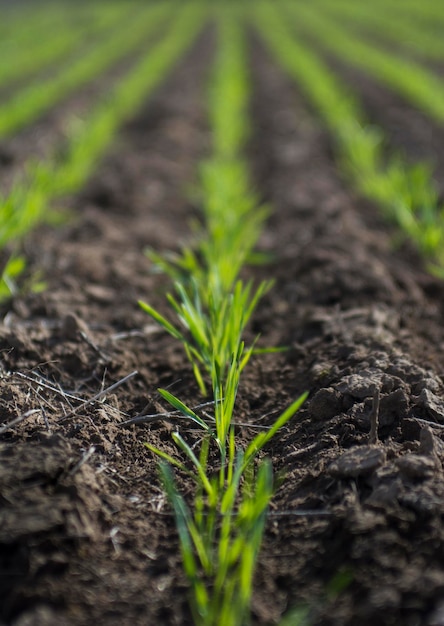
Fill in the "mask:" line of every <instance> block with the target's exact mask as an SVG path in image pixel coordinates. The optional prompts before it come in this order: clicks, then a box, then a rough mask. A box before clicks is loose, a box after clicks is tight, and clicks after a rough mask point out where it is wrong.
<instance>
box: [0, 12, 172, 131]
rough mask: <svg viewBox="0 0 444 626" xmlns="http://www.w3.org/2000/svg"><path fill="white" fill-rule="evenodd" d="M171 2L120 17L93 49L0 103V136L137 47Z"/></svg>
mask: <svg viewBox="0 0 444 626" xmlns="http://www.w3.org/2000/svg"><path fill="white" fill-rule="evenodd" d="M167 12H168V5H166V4H162V5H154V6H152V5H147V6H146V7H145V8H144V9H142V10H141V11H140V12H139V13H137V14H134V13H133V14H131V15H130V16H129V17H127V18H126V19H124V20H123V21H122V20H120V24H119V26H117V27H116V28H113V29H112V30H111V32H110V31H109V30H107V31H106V32H104V33H103V34H102V36H101V37H100V39H98V40H97V41H96V42H94V44H93V45H92V47H91V49H87V50H86V52H82V54H81V55H80V56H79V57H78V58H76V59H74V60H71V61H70V63H69V64H68V65H67V66H65V65H62V66H61V67H60V68H57V73H56V75H55V76H51V77H48V78H46V79H45V80H43V81H37V82H35V83H32V84H31V85H29V86H27V87H25V88H23V89H21V90H20V91H18V92H17V93H15V94H14V95H13V96H12V97H11V98H10V99H9V100H6V101H5V102H3V103H2V104H0V137H5V136H7V135H11V134H13V133H15V132H16V131H17V130H19V129H21V128H23V127H24V126H26V125H27V124H30V123H31V122H33V121H34V120H35V119H37V118H38V117H39V116H40V115H42V114H43V113H44V112H45V111H46V110H48V109H50V108H51V107H53V106H54V105H55V104H57V102H58V101H59V100H62V99H64V98H66V97H67V96H68V95H69V94H70V93H72V92H74V91H75V90H76V89H79V88H80V87H82V86H83V85H84V84H86V83H88V82H90V81H92V80H94V79H95V78H96V77H97V76H99V75H100V74H101V73H103V72H105V71H106V70H107V69H109V68H110V67H112V65H113V64H115V63H117V62H118V61H119V60H120V59H122V58H124V57H125V56H127V55H128V54H129V53H131V52H133V51H136V50H137V49H138V48H140V46H141V45H142V44H144V43H146V40H147V39H149V37H150V36H151V35H152V33H154V32H155V31H156V29H157V28H158V27H159V25H160V24H161V22H162V21H163V20H164V19H165V18H166V16H167Z"/></svg>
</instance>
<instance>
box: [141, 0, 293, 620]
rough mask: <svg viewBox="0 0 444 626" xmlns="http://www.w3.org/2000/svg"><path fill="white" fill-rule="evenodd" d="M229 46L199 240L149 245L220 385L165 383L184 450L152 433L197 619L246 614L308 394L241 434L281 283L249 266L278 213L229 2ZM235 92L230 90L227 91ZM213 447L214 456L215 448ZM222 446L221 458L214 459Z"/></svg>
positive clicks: (215, 106) (199, 369)
mask: <svg viewBox="0 0 444 626" xmlns="http://www.w3.org/2000/svg"><path fill="white" fill-rule="evenodd" d="M216 17H217V23H218V32H219V47H218V52H217V58H216V62H215V66H214V71H213V76H212V81H211V86H210V93H209V98H208V103H209V118H210V122H211V129H212V135H213V153H212V155H211V157H210V158H209V159H207V160H206V161H205V163H204V164H203V165H202V166H201V168H200V183H201V185H200V191H199V198H200V201H201V204H202V220H201V221H200V222H199V225H198V226H197V227H196V228H195V231H194V235H195V236H194V243H193V245H189V246H187V247H185V248H184V249H183V250H182V251H181V253H176V254H173V255H171V254H170V255H159V254H156V253H155V252H153V251H150V253H149V256H150V257H151V260H152V261H153V262H154V263H155V264H156V266H157V268H158V269H161V270H162V271H164V272H165V273H166V274H167V275H168V276H169V277H170V279H171V280H172V281H173V284H174V294H172V293H170V294H168V295H167V303H168V305H169V308H170V314H168V315H164V314H163V313H161V312H159V311H158V310H156V309H155V308H153V307H152V306H151V305H149V304H147V303H144V302H141V303H140V305H141V307H142V308H143V310H144V311H145V312H146V313H147V314H148V315H150V316H151V318H152V319H154V320H155V321H156V322H157V323H158V324H160V325H161V326H162V327H163V328H164V330H165V331H166V332H168V333H169V334H170V335H171V336H172V337H173V338H174V339H176V340H178V341H180V342H181V343H182V345H183V347H184V350H185V353H186V355H187V357H188V359H189V361H190V363H191V365H192V368H193V372H194V376H195V379H196V382H197V385H198V387H199V388H200V391H201V393H202V394H206V393H207V388H208V386H211V393H212V399H213V402H212V405H213V411H214V414H213V415H208V412H206V413H204V414H203V415H199V413H198V411H197V410H196V411H194V410H192V409H190V408H189V407H188V406H187V405H186V404H185V403H183V402H182V401H181V400H180V399H179V398H177V397H176V396H174V395H173V394H171V393H170V392H168V391H166V390H165V389H161V390H159V392H160V394H161V395H162V397H163V398H164V399H165V400H166V401H167V402H168V403H169V404H170V405H171V406H172V407H173V408H174V410H175V415H176V420H177V421H176V424H177V429H178V430H177V432H175V433H173V435H172V438H173V441H174V442H175V444H176V447H177V450H178V453H179V454H180V456H181V458H183V459H184V460H179V459H178V458H176V457H175V456H172V455H170V454H167V453H166V452H164V451H162V450H160V449H158V448H156V447H154V446H153V445H151V444H150V443H146V444H145V445H146V447H147V448H148V449H149V450H150V451H151V452H153V453H154V454H156V455H157V456H158V457H159V458H160V459H161V462H160V474H161V480H162V483H163V485H164V489H165V492H166V493H167V495H168V499H169V502H170V504H171V506H172V508H173V510H174V514H175V518H176V524H177V530H178V534H179V542H180V547H181V552H182V562H183V567H184V571H185V574H186V576H187V578H188V580H189V583H190V606H191V610H192V613H193V618H194V623H195V624H196V626H216V625H220V624H224V625H225V624H226V625H227V626H237V625H239V626H245V625H246V624H248V622H249V613H250V601H251V594H252V584H253V575H254V571H255V567H256V563H257V559H258V555H259V549H260V545H261V542H262V535H263V530H264V525H265V520H266V513H267V509H268V506H269V503H270V500H271V498H272V496H273V494H274V491H275V488H276V485H275V484H274V481H273V475H272V468H271V463H270V461H269V460H261V459H260V458H259V457H260V456H261V454H262V453H263V451H264V448H265V447H266V446H267V444H268V443H269V442H270V440H271V439H272V438H273V437H274V436H275V435H276V433H277V432H278V430H279V429H280V428H282V427H284V426H285V424H287V422H288V421H289V420H290V419H291V418H292V417H293V415H294V414H295V413H296V411H297V410H298V409H299V407H300V406H301V404H302V402H303V401H304V399H305V396H301V397H300V398H299V399H298V400H297V401H296V402H294V403H293V404H292V405H291V406H290V407H289V408H288V409H287V410H286V411H284V413H282V415H281V416H280V417H279V418H278V419H277V420H276V422H275V423H274V424H273V425H272V427H271V428H270V429H269V430H268V431H267V432H261V433H259V434H258V435H257V436H256V437H254V438H253V440H252V441H251V442H250V444H249V445H248V446H247V448H246V450H243V449H242V447H241V446H240V445H239V444H238V442H237V441H236V437H235V429H234V425H233V415H234V412H235V405H236V398H237V394H238V389H239V383H240V379H241V374H242V372H243V370H244V368H245V367H246V366H247V364H248V362H249V360H250V358H251V356H252V355H253V353H254V351H255V342H253V345H251V346H250V347H246V346H245V343H244V340H243V335H244V331H245V328H246V326H247V324H248V322H249V321H250V318H251V317H252V315H253V313H254V311H255V309H256V307H257V305H258V303H259V301H260V299H261V298H262V297H263V295H264V294H265V293H266V292H267V291H268V290H269V289H270V288H271V285H272V282H271V281H265V282H262V283H260V284H259V285H258V286H257V287H254V286H253V283H251V282H244V281H243V280H242V279H241V278H240V275H241V271H242V268H243V266H244V265H245V263H246V261H247V260H248V259H249V258H251V257H252V256H253V257H254V247H255V245H256V243H257V240H258V237H259V235H260V232H261V228H262V226H263V223H264V221H265V219H266V216H267V214H268V209H265V208H259V206H258V200H257V197H256V194H254V193H252V191H251V188H250V182H249V176H248V170H247V167H246V164H245V161H244V158H243V155H242V151H243V149H244V147H245V141H246V139H247V137H248V133H249V124H248V112H247V102H248V95H249V93H250V88H249V82H248V74H247V72H246V59H245V49H244V46H245V33H244V31H243V29H242V27H241V26H240V22H239V19H238V17H239V16H238V14H237V12H236V11H234V10H233V9H231V8H228V7H224V8H222V7H217V12H216ZM227 94H229V97H227ZM190 421H191V423H192V425H193V426H194V427H195V426H197V428H198V429H200V430H201V432H202V439H201V440H200V451H199V452H196V447H195V446H193V447H191V446H190V444H189V443H188V442H187V441H186V440H185V438H184V437H183V436H182V435H181V434H180V433H179V428H180V426H181V423H182V422H184V423H187V424H189V423H190ZM210 453H211V457H210ZM214 453H216V454H217V464H216V467H215V468H214V467H213V466H212V465H210V462H209V459H210V458H211V459H214ZM172 467H174V468H176V469H177V470H178V471H180V472H183V473H185V475H186V476H188V477H189V478H191V479H192V480H193V482H194V485H195V492H194V495H193V504H192V506H191V505H190V504H189V503H188V502H186V501H185V499H184V497H183V496H182V495H181V494H180V492H179V489H178V487H177V484H176V481H175V478H174V475H173V472H172V469H171V468H172Z"/></svg>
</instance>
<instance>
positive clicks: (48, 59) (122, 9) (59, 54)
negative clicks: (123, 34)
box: [0, 4, 131, 88]
mask: <svg viewBox="0 0 444 626" xmlns="http://www.w3.org/2000/svg"><path fill="white" fill-rule="evenodd" d="M85 8H86V7H85V6H84V5H81V10H79V8H77V5H76V6H75V7H74V8H73V10H71V11H66V10H65V13H64V14H63V13H62V14H61V15H59V14H58V12H57V10H55V11H53V12H49V10H48V9H45V11H43V15H42V16H41V18H42V19H41V20H40V21H38V22H37V23H35V22H34V21H33V20H32V18H30V16H28V15H21V18H22V22H23V26H22V27H21V28H19V26H18V25H15V24H14V25H12V26H11V29H10V36H9V38H8V37H4V38H3V39H2V40H1V41H0V87H2V88H4V87H9V86H10V85H11V83H15V82H16V81H18V80H20V81H23V80H26V79H28V78H29V77H31V76H34V75H36V74H37V73H39V72H44V71H47V70H48V68H51V69H53V65H54V64H56V63H60V62H61V61H62V60H68V59H70V57H71V56H72V55H73V54H75V53H78V52H80V51H82V50H83V49H84V47H85V45H88V42H89V41H90V40H91V38H93V37H96V36H98V35H101V33H102V32H104V31H106V30H107V29H108V28H110V27H112V26H114V25H116V24H117V23H119V21H120V20H122V19H124V18H125V16H126V15H127V14H129V13H130V8H131V4H130V5H127V4H122V5H120V6H116V5H113V4H111V5H109V6H108V5H102V11H101V12H100V13H97V12H95V11H94V10H92V8H91V7H90V8H89V10H88V11H85ZM50 18H51V19H50Z"/></svg>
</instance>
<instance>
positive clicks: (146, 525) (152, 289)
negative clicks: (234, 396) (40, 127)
mask: <svg viewBox="0 0 444 626" xmlns="http://www.w3.org/2000/svg"><path fill="white" fill-rule="evenodd" d="M211 51H212V44H211V37H210V35H209V34H207V35H206V36H205V37H203V38H201V39H200V41H199V42H198V44H197V45H196V46H195V47H194V48H193V51H192V52H190V54H188V55H187V58H186V59H184V60H183V62H182V63H181V65H180V67H178V68H177V69H176V70H175V71H174V73H173V74H172V76H171V77H170V78H169V79H168V80H167V81H166V83H165V85H164V87H163V88H161V89H160V90H158V93H157V94H156V95H155V96H154V97H153V98H152V99H151V100H150V102H148V104H147V106H146V108H145V110H143V111H142V112H141V113H140V115H139V116H138V117H137V119H136V120H134V121H133V122H132V123H131V124H129V125H128V126H127V127H126V128H125V129H124V130H123V132H122V133H121V135H120V137H119V138H118V140H117V142H116V145H115V147H114V149H113V151H112V153H111V154H110V155H109V156H108V158H107V159H105V161H104V163H103V164H102V166H101V167H100V169H99V171H98V172H97V174H96V175H95V176H94V177H93V179H92V180H91V181H90V183H89V184H88V185H87V186H86V188H85V190H84V191H83V192H82V194H80V195H78V196H76V197H74V198H72V199H70V200H68V201H66V202H65V204H67V205H68V207H69V209H70V210H71V213H72V221H71V222H70V223H69V224H67V225H66V226H64V227H61V228H60V229H59V230H56V231H55V230H53V229H50V228H41V229H39V230H38V231H37V232H36V233H35V234H34V235H33V236H32V238H30V241H29V242H28V244H27V245H28V246H29V253H30V257H31V258H32V259H34V261H35V265H34V266H35V267H40V268H42V269H43V271H44V274H45V277H46V280H47V282H48V289H47V291H46V292H45V293H44V294H41V295H37V296H29V297H26V298H17V299H16V300H15V301H14V302H13V303H12V308H11V310H10V311H9V312H8V313H7V315H6V317H5V318H4V324H3V325H2V326H1V329H0V349H1V351H2V352H1V354H2V370H1V371H2V374H3V377H2V380H1V381H0V384H1V387H2V391H1V400H0V403H1V409H0V410H1V415H2V420H1V421H2V423H3V424H5V423H9V422H10V421H11V419H13V418H14V417H17V415H25V419H24V420H23V422H22V423H20V424H18V425H17V426H15V427H12V428H11V429H10V430H7V431H6V432H5V433H2V434H3V436H2V440H3V443H2V447H1V449H0V464H1V466H2V471H1V472H0V474H1V475H2V479H1V481H0V482H1V492H2V495H3V497H4V498H5V504H6V506H5V507H4V508H3V511H2V528H3V532H2V533H1V537H0V543H1V545H2V548H1V550H0V553H1V557H0V570H1V572H2V574H3V575H2V576H1V577H0V584H1V585H2V588H1V591H0V595H1V596H2V597H5V598H7V599H6V601H5V602H2V603H1V606H2V608H1V614H0V617H1V619H2V620H4V621H6V622H7V623H8V624H9V623H11V624H19V623H24V622H26V620H31V621H32V622H34V623H39V624H61V623H63V624H86V623H88V624H89V623H93V622H94V621H97V622H98V623H106V624H136V625H137V624H147V623H153V624H154V623H158V624H167V623H168V624H183V623H185V622H186V619H187V618H185V617H184V616H183V605H184V585H183V580H182V573H181V566H180V559H179V555H178V548H177V544H176V540H175V529H174V522H173V520H172V519H170V518H169V517H168V516H166V517H160V516H159V513H158V511H160V510H161V509H163V505H164V499H163V495H162V491H161V490H160V488H159V486H158V480H157V476H156V474H157V472H156V462H155V461H154V460H153V459H150V457H149V454H148V453H147V451H146V450H145V449H144V447H143V441H144V440H146V438H148V437H149V439H150V441H151V442H154V443H155V444H156V445H159V446H161V447H164V448H165V447H168V445H170V444H169V434H168V431H165V428H164V427H163V426H162V423H161V424H160V425H157V424H154V426H152V427H151V429H149V428H148V427H143V426H142V427H140V426H139V427H138V428H137V429H135V427H133V426H131V427H122V426H119V425H118V422H121V421H124V420H125V419H127V418H129V417H134V416H135V415H137V414H139V413H144V412H145V413H146V412H148V413H157V412H159V410H161V408H160V407H159V406H158V405H157V399H156V398H157V394H156V393H155V389H156V387H157V386H159V385H164V386H168V385H171V384H172V383H175V389H176V390H178V389H179V388H180V387H181V386H183V387H184V388H185V389H186V388H187V386H190V385H189V382H190V380H191V375H190V373H189V371H188V368H186V369H185V372H184V371H183V370H184V363H185V360H184V357H183V355H182V354H181V352H180V350H178V348H177V347H176V346H175V345H174V341H173V340H170V339H169V338H168V337H164V335H163V333H161V332H160V333H159V332H158V330H159V329H158V328H157V327H154V326H153V325H152V324H151V323H150V321H149V319H148V318H147V316H146V315H145V314H143V312H141V311H140V310H139V308H138V306H137V299H138V298H144V299H149V300H150V302H152V303H153V304H155V305H156V306H157V305H159V306H162V305H161V303H162V301H163V292H164V289H165V285H164V278H163V277H161V276H159V275H153V274H152V273H151V272H150V266H149V262H148V260H147V259H146V257H145V256H144V254H143V251H144V248H145V246H147V245H151V246H153V247H155V248H156V249H158V250H159V251H164V250H165V249H176V248H177V246H178V245H179V242H180V240H181V239H182V238H183V237H187V236H188V233H189V224H188V221H189V218H190V214H191V213H192V205H191V203H190V201H189V200H187V198H188V196H189V190H190V189H189V188H190V185H191V183H192V181H193V180H194V179H195V176H196V166H197V162H198V160H199V159H200V158H202V157H203V155H204V154H205V153H206V151H207V147H208V131H207V130H206V125H205V116H204V111H203V103H204V89H205V85H206V82H207V71H208V68H209V64H210V58H211ZM5 312H6V311H5ZM135 369H137V370H138V372H139V374H138V376H137V377H135V378H133V379H131V380H130V381H129V383H128V384H126V385H122V387H121V388H120V389H118V390H117V391H116V392H114V393H110V394H108V395H107V396H106V397H105V398H102V402H99V403H96V404H94V405H91V406H85V407H81V410H79V411H78V412H77V413H75V412H74V413H73V414H71V415H70V416H69V417H64V415H66V414H70V413H71V411H72V410H75V409H77V408H78V404H79V403H78V402H76V401H75V398H72V397H71V396H68V394H78V395H79V396H81V397H90V396H92V395H94V394H95V393H97V392H98V391H100V389H101V388H103V386H105V387H106V386H108V385H109V384H111V383H112V382H116V381H118V380H120V379H121V378H123V377H124V376H126V375H127V374H129V373H131V372H132V371H133V370H135ZM16 372H19V373H20V374H22V375H24V376H27V378H23V377H20V376H19V375H18V374H16ZM35 378H38V379H39V381H40V383H43V385H47V386H43V387H42V386H39V384H38V383H37V382H34V380H35ZM48 385H49V386H50V387H51V389H50V388H48ZM30 410H31V411H32V410H34V411H37V412H35V413H32V412H31V414H29V415H28V416H26V414H27V412H28V411H30ZM164 440H165V441H164ZM85 455H86V456H85ZM82 459H84V460H85V461H86V462H85V463H83V464H81V461H82ZM79 462H80V465H79ZM18 520H23V522H21V523H20V524H18ZM173 605H174V606H173Z"/></svg>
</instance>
